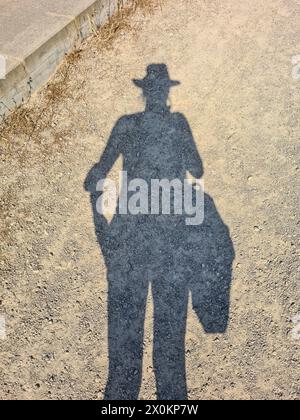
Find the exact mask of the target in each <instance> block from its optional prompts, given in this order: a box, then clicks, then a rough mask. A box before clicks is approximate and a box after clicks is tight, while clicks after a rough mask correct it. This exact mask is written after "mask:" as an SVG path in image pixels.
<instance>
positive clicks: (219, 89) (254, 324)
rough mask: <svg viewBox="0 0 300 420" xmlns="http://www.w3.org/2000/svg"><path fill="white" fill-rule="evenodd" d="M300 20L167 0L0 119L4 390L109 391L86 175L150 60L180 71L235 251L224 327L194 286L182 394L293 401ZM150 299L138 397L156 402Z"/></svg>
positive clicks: (104, 298)
mask: <svg viewBox="0 0 300 420" xmlns="http://www.w3.org/2000/svg"><path fill="white" fill-rule="evenodd" d="M299 16H300V6H299V2H298V1H295V0H266V1H264V2H261V1H258V0H253V1H251V2H248V1H239V2H238V1H236V0H228V1H225V2H223V1H222V2H221V1H219V0H213V1H208V0H176V2H174V1H171V0H164V1H163V2H162V7H155V8H154V10H153V11H152V13H150V12H149V11H147V12H142V11H137V12H136V13H135V14H133V15H132V16H130V17H128V18H127V21H126V22H127V23H126V25H122V26H120V27H119V28H117V26H116V22H115V24H114V25H115V26H114V28H115V29H117V31H116V32H117V33H116V34H115V36H114V38H113V39H111V40H108V44H109V45H108V46H107V47H106V46H105V42H102V41H101V39H100V40H99V39H97V38H95V37H94V38H91V39H89V40H87V41H86V42H85V43H84V44H83V46H82V49H81V51H79V52H77V53H76V54H72V55H71V56H70V57H69V58H68V59H67V61H66V63H65V64H64V65H63V66H62V68H61V69H60V70H59V71H58V73H57V75H56V76H55V77H54V79H53V81H51V83H50V84H49V85H48V87H46V88H45V89H43V90H42V91H41V92H39V93H38V94H36V95H35V96H33V97H32V98H31V100H30V101H29V103H28V104H27V105H26V106H25V107H24V108H23V109H22V110H19V111H18V112H17V113H16V114H15V115H14V116H13V117H12V118H11V119H9V120H8V123H9V127H7V126H3V127H2V131H1V134H0V136H1V140H0V149H1V167H0V171H1V179H2V183H1V195H0V200H1V222H0V223H1V224H0V229H1V230H0V239H1V250H0V268H1V290H0V315H1V317H2V319H3V318H5V320H6V337H5V338H4V337H2V338H3V339H1V340H0V348H1V359H0V367H1V369H0V398H1V399H102V398H103V396H104V393H105V386H106V382H107V378H108V361H109V360H108V359H109V355H108V338H107V337H108V330H107V324H108V317H107V303H108V283H107V264H106V260H105V258H104V257H103V255H102V253H101V252H100V251H99V246H98V243H97V237H96V236H95V232H94V222H93V214H92V210H91V207H90V197H89V193H88V192H87V191H85V188H84V183H85V180H86V177H87V174H88V173H89V171H90V169H91V167H92V166H93V165H94V164H95V163H96V162H97V161H98V160H99V157H100V156H101V155H102V153H103V151H104V148H105V146H106V144H107V141H108V139H109V137H110V133H111V130H112V128H113V127H114V126H115V124H116V121H117V120H119V118H120V117H122V116H124V115H130V114H135V113H138V112H141V111H143V109H144V100H143V97H142V95H141V91H140V90H139V89H137V87H136V86H135V85H134V84H133V83H132V79H134V78H135V79H142V78H143V77H144V76H145V74H146V68H147V66H148V65H149V64H153V63H164V64H166V65H167V66H168V69H169V72H170V77H171V78H172V79H173V80H174V79H175V80H179V81H180V82H181V84H180V86H178V87H176V88H174V89H172V91H171V94H170V105H171V107H172V112H174V113H175V112H176V113H177V112H179V113H181V114H183V115H184V116H185V118H186V120H187V121H188V123H189V125H190V127H191V130H192V133H193V138H194V141H195V143H196V145H197V149H198V151H199V154H200V156H201V159H202V162H203V166H204V179H205V189H206V193H207V194H208V195H209V196H210V197H211V198H213V200H214V204H215V206H216V208H217V211H218V214H219V215H220V217H221V219H222V221H223V223H224V225H226V226H228V228H229V232H230V237H231V240H232V243H233V247H234V250H235V259H234V262H233V274H232V287H231V297H230V300H231V307H230V315H229V323H228V327H227V330H226V332H225V333H224V334H217V333H213V331H208V332H210V333H209V334H208V333H207V331H205V330H204V329H203V327H202V325H201V324H200V323H199V320H198V317H197V316H196V314H195V311H193V308H192V303H191V298H190V302H189V308H188V314H187V331H186V336H185V343H186V348H185V359H186V372H187V389H188V397H189V398H190V399H200V400H202V399H274V398H276V399H299V396H300V380H299V362H300V360H299V359H300V357H299V356H300V352H299V344H300V341H299V336H298V334H297V325H296V324H295V323H293V320H294V322H296V318H295V317H297V315H299V314H300V304H299V302H300V299H299V298H300V287H299V223H300V219H299V167H300V162H299V156H300V148H299V136H300V125H299V111H300V109H299V107H300V101H299V89H300V81H297V80H295V79H294V78H293V77H292V62H291V59H292V57H293V56H295V55H297V54H300V45H299V39H300V29H299ZM106 29H107V28H106ZM121 164H122V162H121V161H120V159H119V160H118V161H117V162H116V164H115V166H114V168H113V170H112V176H114V174H115V173H116V172H117V171H118V170H119V169H120V168H121ZM121 241H122V237H120V242H121ZM178 243H180V239H178ZM179 246H180V245H179ZM124 252H127V254H128V251H124ZM127 254H126V255H127ZM145 257H146V258H147V257H148V256H145ZM184 268H185V267H184V266H183V270H184ZM146 298H147V296H146ZM147 303H148V304H147V311H146V321H145V337H144V340H143V349H144V359H143V375H142V385H141V390H140V394H139V398H142V399H156V398H157V391H156V384H155V369H154V365H153V361H152V345H153V338H152V335H153V334H152V331H153V328H154V326H153V310H154V308H153V306H154V305H153V299H152V295H151V293H148V298H147ZM131 379H132V378H128V383H130V381H131Z"/></svg>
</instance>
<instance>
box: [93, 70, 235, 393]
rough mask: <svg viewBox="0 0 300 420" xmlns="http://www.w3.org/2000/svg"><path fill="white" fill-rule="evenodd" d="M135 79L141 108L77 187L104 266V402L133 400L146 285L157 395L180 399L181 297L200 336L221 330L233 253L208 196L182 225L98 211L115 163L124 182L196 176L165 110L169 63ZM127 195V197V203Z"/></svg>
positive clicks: (191, 155) (183, 139) (179, 123)
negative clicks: (198, 215)
mask: <svg viewBox="0 0 300 420" xmlns="http://www.w3.org/2000/svg"><path fill="white" fill-rule="evenodd" d="M133 82H134V83H135V85H136V86H138V87H139V88H141V89H143V94H144V97H145V100H146V107H145V110H144V111H143V112H140V113H137V114H133V115H125V116H123V117H121V118H120V119H119V120H118V122H117V123H116V125H115V126H114V128H113V130H112V133H111V136H110V138H109V140H108V143H107V146H106V148H105V151H104V153H103V154H102V156H101V158H100V160H99V162H98V163H96V165H94V166H93V168H92V169H91V170H90V172H89V174H88V175H87V178H86V181H85V189H86V190H87V191H89V193H90V199H91V207H92V212H93V218H94V225H95V233H96V237H97V240H98V243H99V246H100V249H101V252H102V254H103V256H104V259H105V262H106V266H107V281H108V331H109V332H108V335H109V337H108V339H109V377H108V381H107V387H106V392H105V398H106V399H111V400H113V399H115V400H135V399H137V398H138V395H139V391H140V386H141V380H142V359H143V341H144V321H145V311H146V301H147V296H148V292H149V290H150V285H151V290H152V298H153V303H154V342H153V366H154V370H155V376H156V386H157V398H158V399H160V400H185V399H187V398H188V390H187V383H186V368H185V335H186V323H187V308H188V300H189V295H191V297H192V305H193V309H194V311H195V313H196V314H197V316H198V319H199V322H200V323H201V324H202V326H203V329H204V331H205V332H206V333H208V334H222V333H225V332H226V330H227V326H228V319H229V308H230V286H231V280H232V263H233V260H234V248H233V244H232V241H231V238H230V232H229V229H228V227H227V226H226V225H225V224H224V222H223V221H222V218H221V216H220V214H219V213H218V211H217V209H216V207H215V204H214V201H213V199H212V198H211V197H210V196H209V195H207V194H204V209H205V213H204V221H203V223H202V224H201V225H187V224H186V215H185V214H184V212H183V214H181V215H178V214H177V215H176V214H171V215H165V214H162V213H161V211H159V212H158V214H150V215H148V214H136V215H133V214H129V213H128V212H127V214H120V213H126V212H120V205H118V206H117V210H116V214H115V216H114V217H113V219H112V221H111V223H108V222H107V220H106V219H105V217H104V216H103V215H101V214H100V213H99V211H98V210H99V208H98V206H97V203H98V202H99V198H100V196H101V192H99V191H97V188H96V186H97V183H98V181H99V180H101V179H105V178H106V177H107V175H108V173H109V171H110V169H111V168H112V167H113V165H114V163H115V162H116V161H117V159H118V158H119V157H120V156H122V157H123V169H122V170H123V171H126V173H127V177H128V183H130V181H131V180H134V179H142V180H144V181H145V182H146V183H147V184H148V185H150V184H151V180H153V179H159V180H162V179H165V180H169V181H172V180H175V179H176V180H180V181H182V182H184V180H185V179H186V177H187V174H188V173H190V174H191V175H192V176H193V177H195V178H197V179H199V178H201V177H202V176H203V173H204V171H203V164H202V160H201V157H200V155H199V152H198V150H197V147H196V144H195V141H194V138H193V135H192V132H191V129H190V127H189V124H188V122H187V120H186V118H185V117H184V115H182V114H180V113H172V112H171V110H170V108H169V107H168V105H167V99H168V95H169V91H170V88H171V87H172V86H176V85H179V84H180V83H179V82H176V81H172V80H171V79H170V77H169V73H168V69H167V66H166V65H165V64H152V65H150V66H148V68H147V75H146V77H145V78H144V79H142V80H136V79H134V80H133ZM124 187H125V186H124V184H123V189H124ZM122 194H123V191H121V192H120V196H121V195H122ZM132 194H133V192H129V194H128V196H127V199H128V201H129V200H130V198H131V196H132ZM159 200H160V201H161V196H160V197H159ZM160 204H161V203H160ZM159 208H160V209H161V206H159Z"/></svg>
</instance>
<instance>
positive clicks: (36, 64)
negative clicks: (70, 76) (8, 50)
mask: <svg viewBox="0 0 300 420" xmlns="http://www.w3.org/2000/svg"><path fill="white" fill-rule="evenodd" d="M125 2H126V0H125ZM125 2H124V3H125ZM117 7H118V0H96V1H95V2H94V3H93V4H92V5H91V6H89V7H88V8H87V9H85V10H83V11H81V12H80V13H78V14H77V16H75V17H74V18H72V17H71V18H70V22H68V23H67V24H66V26H65V27H63V28H62V29H61V30H59V31H58V32H57V33H56V34H55V35H53V36H52V37H50V38H49V39H48V40H46V41H45V42H44V43H43V44H42V45H41V46H40V47H38V48H37V49H36V50H35V51H34V52H32V53H31V54H29V55H28V56H27V57H24V59H23V61H17V60H11V59H10V57H7V67H8V70H7V74H6V77H5V79H2V80H0V121H1V120H3V119H4V118H5V117H6V116H7V115H8V114H9V113H11V112H12V111H13V110H14V109H15V108H17V107H18V106H20V105H22V104H23V103H24V102H25V101H26V100H27V99H28V98H29V97H30V96H31V95H32V93H33V92H35V91H36V90H38V89H39V88H41V87H42V86H43V85H44V84H45V83H46V82H47V81H48V80H49V78H50V77H51V76H52V75H53V74H54V72H55V71H56V69H57V67H58V66H59V65H60V64H61V63H62V61H63V60H64V58H65V55H66V54H67V53H69V52H71V51H72V50H74V49H75V48H76V47H78V46H79V45H80V44H81V42H82V41H83V40H84V39H85V38H87V37H88V36H89V35H91V34H92V33H93V30H94V29H95V27H97V28H99V27H100V26H102V25H103V24H104V23H105V22H106V21H107V20H108V18H109V17H110V16H112V15H113V14H114V12H115V11H116V9H117Z"/></svg>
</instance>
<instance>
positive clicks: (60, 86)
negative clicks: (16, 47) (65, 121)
mask: <svg viewBox="0 0 300 420" xmlns="http://www.w3.org/2000/svg"><path fill="white" fill-rule="evenodd" d="M162 1H163V0H128V1H126V2H125V1H124V0H118V9H117V12H116V13H115V14H114V15H113V16H112V17H111V18H110V19H109V20H108V21H107V23H106V24H104V25H103V26H101V27H100V28H99V29H98V28H96V26H95V24H94V21H93V19H92V17H90V19H89V20H90V27H91V33H92V35H91V36H92V38H93V39H92V41H91V42H92V43H93V44H94V45H93V46H96V48H97V50H99V51H101V50H103V49H107V48H111V47H112V46H113V42H114V40H115V39H116V37H118V35H119V34H120V33H122V32H124V31H130V30H131V31H132V30H134V29H135V27H134V25H133V24H132V22H131V20H130V17H131V16H132V15H133V14H134V13H135V12H137V10H141V11H142V12H143V13H145V14H146V13H148V14H149V13H152V12H153V11H154V10H155V9H156V8H157V7H161V2H162ZM81 52H82V51H81V49H78V50H75V51H72V52H71V53H70V54H68V55H67V56H66V59H65V61H64V62H63V63H62V65H61V66H60V67H59V69H58V70H57V72H56V74H55V75H54V76H53V78H52V79H51V81H50V82H49V83H48V84H47V85H46V86H45V87H44V88H43V89H42V90H41V91H40V92H39V93H38V95H39V98H38V99H39V100H38V101H35V103H34V105H32V104H31V101H27V103H25V104H24V105H22V106H21V107H19V108H17V109H16V110H15V111H14V112H12V113H11V114H10V115H8V116H7V117H6V119H5V120H4V121H3V122H2V123H1V125H0V156H1V155H2V159H4V158H5V156H9V155H11V154H14V156H15V157H17V158H19V159H20V161H23V160H24V157H25V156H26V152H27V150H28V146H29V144H32V143H34V144H36V145H39V147H40V148H41V149H44V151H45V150H46V149H47V147H46V145H44V144H43V140H44V139H43V137H44V134H45V132H48V134H50V136H51V138H52V139H53V140H52V141H53V144H58V143H60V142H63V140H65V139H67V137H68V136H71V129H69V128H68V127H66V129H65V130H63V131H62V132H58V131H57V129H56V124H55V122H53V121H54V119H55V116H57V115H58V114H59V113H60V111H61V109H60V104H61V103H62V102H63V101H64V100H66V99H72V100H78V99H80V95H82V94H81V92H82V89H80V86H76V89H73V87H74V83H77V84H78V82H79V84H80V83H81V84H84V80H82V81H78V80H76V64H77V63H78V60H80V59H81ZM74 80H75V81H74ZM81 99H82V98H81ZM44 146H45V147H44Z"/></svg>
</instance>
